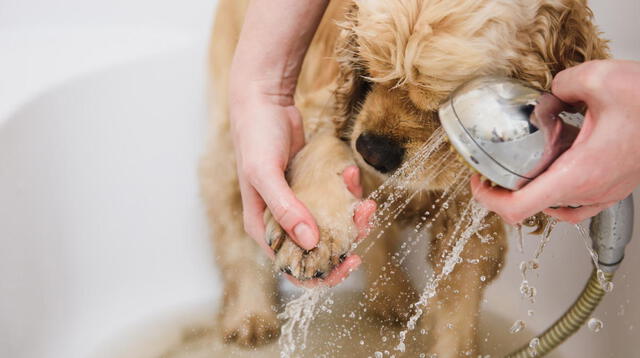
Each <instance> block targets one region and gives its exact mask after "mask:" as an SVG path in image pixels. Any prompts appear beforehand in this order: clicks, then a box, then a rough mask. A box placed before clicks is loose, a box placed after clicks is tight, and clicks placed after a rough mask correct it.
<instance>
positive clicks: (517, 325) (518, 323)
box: [509, 320, 525, 334]
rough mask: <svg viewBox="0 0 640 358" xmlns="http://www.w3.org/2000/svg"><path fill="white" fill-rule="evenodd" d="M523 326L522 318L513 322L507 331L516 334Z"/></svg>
mask: <svg viewBox="0 0 640 358" xmlns="http://www.w3.org/2000/svg"><path fill="white" fill-rule="evenodd" d="M524 327H525V323H524V321H523V320H517V321H515V322H514V323H513V326H511V329H510V330H509V332H511V334H516V333H518V332H520V331H522V330H523V329H524Z"/></svg>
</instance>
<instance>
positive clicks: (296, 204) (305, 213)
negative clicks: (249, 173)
mask: <svg viewBox="0 0 640 358" xmlns="http://www.w3.org/2000/svg"><path fill="white" fill-rule="evenodd" d="M254 177H255V180H254V183H253V185H254V186H255V188H256V190H257V191H258V193H259V194H260V195H261V196H262V198H263V199H264V201H265V202H266V203H267V206H268V207H269V210H271V214H272V215H273V217H274V218H275V219H276V221H277V222H278V223H279V224H280V226H281V227H282V228H283V229H284V230H285V231H286V232H287V234H288V235H289V237H290V238H291V239H292V240H293V241H294V242H295V243H296V244H298V246H300V247H302V248H303V249H305V250H311V249H313V248H314V247H316V245H317V244H318V238H319V237H320V233H319V231H318V227H317V226H316V223H315V220H314V219H313V216H311V213H310V212H309V210H307V208H306V207H305V206H304V204H302V202H301V201H300V200H298V199H297V198H296V196H295V195H294V193H293V191H292V190H291V188H290V187H289V184H288V183H287V181H286V180H285V178H284V173H283V172H282V171H280V170H279V169H277V168H276V169H271V170H266V169H265V170H263V171H262V172H261V173H254Z"/></svg>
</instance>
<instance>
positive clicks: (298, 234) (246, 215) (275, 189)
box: [230, 82, 375, 287]
mask: <svg viewBox="0 0 640 358" xmlns="http://www.w3.org/2000/svg"><path fill="white" fill-rule="evenodd" d="M245 83H246V82H245ZM262 86H264V84H261V85H260V86H256V89H255V92H253V91H252V90H249V89H248V88H247V87H244V88H242V89H237V90H234V87H233V86H232V87H231V88H232V90H231V94H232V97H231V98H232V100H231V102H230V116H231V124H232V133H233V140H234V147H235V151H236V161H237V168H238V181H239V183H240V191H241V194H242V207H243V219H244V225H245V230H246V231H247V233H248V234H249V235H250V236H251V237H252V238H253V239H254V240H255V241H256V242H257V243H258V244H259V245H260V246H261V247H262V248H263V249H264V250H265V252H266V253H267V255H269V256H270V257H273V251H272V250H271V248H269V246H268V245H267V244H266V242H265V240H264V234H265V226H264V222H263V213H264V210H265V207H266V206H268V207H269V209H270V210H271V213H272V214H273V216H274V218H275V219H276V221H278V223H279V224H280V226H281V227H282V228H283V229H284V230H285V231H286V232H287V234H288V236H289V237H290V238H291V239H292V240H293V241H294V242H296V244H298V245H299V246H300V247H302V248H303V249H306V250H311V249H313V248H314V247H316V245H317V243H318V238H319V231H318V227H317V226H316V223H315V220H314V219H313V216H312V215H311V213H310V212H309V211H308V210H307V208H306V207H305V206H304V204H303V203H302V202H301V201H300V200H298V199H297V198H296V196H295V195H294V193H293V191H292V190H291V188H290V187H289V184H288V183H287V181H286V179H285V174H284V172H285V170H286V168H287V166H288V164H289V161H290V160H291V158H292V157H293V156H294V155H295V154H296V153H297V152H298V151H299V150H300V149H301V148H302V146H303V145H304V133H303V127H302V118H301V116H300V113H299V112H298V110H297V109H296V107H295V106H294V105H293V98H292V96H291V95H289V93H291V92H287V91H285V92H282V93H280V94H278V95H274V93H275V92H271V91H268V90H264V87H262ZM265 93H269V94H268V95H267V94H265ZM343 178H344V181H345V184H346V186H347V188H348V189H349V191H350V192H351V193H352V194H353V195H354V196H355V197H357V198H361V197H362V187H361V185H360V172H359V169H358V168H357V167H356V166H351V167H348V168H346V169H345V170H344V172H343ZM374 211H375V203H374V202H372V201H364V202H362V203H361V204H360V205H359V206H358V207H357V208H356V211H355V214H354V223H355V224H356V227H357V228H358V231H359V233H360V234H359V238H361V237H363V236H364V235H365V232H366V230H367V225H368V222H369V219H370V217H371V215H372V214H373V212H374ZM360 262H361V261H360V258H359V257H357V256H350V257H348V258H346V259H345V260H344V261H343V262H342V263H341V264H340V265H339V266H338V267H336V268H335V269H334V270H333V271H332V272H331V273H330V274H329V276H328V277H327V278H325V279H324V280H311V281H305V282H304V283H303V282H299V281H297V280H295V279H293V278H292V277H290V276H288V275H287V276H288V278H289V279H290V280H291V281H292V282H294V283H295V284H297V285H300V286H305V287H312V286H316V285H328V286H334V285H336V284H338V283H340V282H342V280H344V279H345V278H346V277H347V276H348V274H349V273H350V272H351V271H353V270H355V269H356V268H357V266H359V265H360Z"/></svg>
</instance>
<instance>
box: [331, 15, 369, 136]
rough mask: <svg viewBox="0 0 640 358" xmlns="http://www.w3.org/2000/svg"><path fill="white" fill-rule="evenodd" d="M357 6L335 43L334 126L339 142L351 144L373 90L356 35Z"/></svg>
mask: <svg viewBox="0 0 640 358" xmlns="http://www.w3.org/2000/svg"><path fill="white" fill-rule="evenodd" d="M357 11H358V8H357V5H356V4H353V5H352V6H351V8H350V9H349V11H348V13H347V17H346V21H345V22H343V23H341V24H339V25H340V26H341V27H342V30H341V32H340V35H339V37H338V40H337V41H336V49H335V53H336V58H337V61H338V65H339V73H338V79H337V86H336V92H335V96H334V97H335V111H334V117H333V122H334V125H335V128H336V134H337V136H338V138H340V139H342V140H345V141H348V140H349V136H350V134H351V130H352V127H353V123H354V121H355V117H356V115H357V114H358V112H359V111H360V109H361V107H362V103H363V102H364V100H365V98H366V96H367V94H368V93H369V91H370V90H371V82H370V81H368V80H367V71H366V66H365V64H364V63H363V62H362V59H361V58H360V56H359V50H358V35H357V34H356V32H355V31H354V27H355V26H356V25H357V17H356V15H357Z"/></svg>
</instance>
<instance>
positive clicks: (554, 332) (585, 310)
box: [505, 269, 613, 358]
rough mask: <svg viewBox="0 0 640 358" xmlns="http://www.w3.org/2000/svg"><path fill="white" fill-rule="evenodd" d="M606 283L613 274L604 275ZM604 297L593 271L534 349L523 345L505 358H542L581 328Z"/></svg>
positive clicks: (540, 336)
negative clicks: (568, 306)
mask: <svg viewBox="0 0 640 358" xmlns="http://www.w3.org/2000/svg"><path fill="white" fill-rule="evenodd" d="M605 277H606V279H607V281H610V280H611V279H612V278H613V273H606V272H605ZM604 295H605V291H604V290H603V289H602V287H600V283H599V282H598V275H597V270H596V269H594V270H593V273H592V274H591V277H590V278H589V281H587V285H586V286H585V288H584V289H583V290H582V293H580V296H578V299H576V301H575V302H574V303H573V305H572V306H571V307H570V308H569V309H568V310H567V311H566V312H565V313H564V314H563V315H562V317H560V319H558V320H557V321H556V322H555V323H554V324H552V325H551V327H549V328H548V329H547V330H546V331H544V333H542V334H541V335H539V336H537V338H538V339H539V344H537V345H535V348H533V347H530V346H529V344H525V345H524V346H522V347H521V348H520V349H518V350H516V351H514V352H512V353H510V354H508V355H506V356H505V358H529V357H536V358H537V357H544V356H545V355H547V354H548V353H549V352H551V351H552V350H553V349H554V348H556V347H557V346H559V345H560V344H562V342H564V341H565V340H567V339H568V338H569V337H571V336H572V335H573V334H574V333H576V332H577V331H578V329H580V327H582V325H583V324H584V323H585V322H586V321H587V319H589V317H590V316H591V314H592V313H593V311H594V310H595V309H596V307H598V304H599V303H600V301H601V300H602V297H603V296H604Z"/></svg>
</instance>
